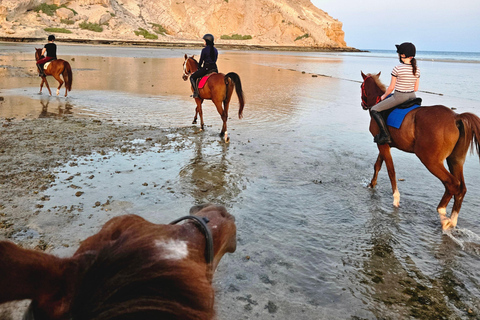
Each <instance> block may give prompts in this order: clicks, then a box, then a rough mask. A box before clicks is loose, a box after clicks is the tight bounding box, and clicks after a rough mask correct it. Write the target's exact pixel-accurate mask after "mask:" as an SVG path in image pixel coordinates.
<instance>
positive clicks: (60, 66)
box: [35, 48, 73, 97]
mask: <svg viewBox="0 0 480 320" xmlns="http://www.w3.org/2000/svg"><path fill="white" fill-rule="evenodd" d="M41 55H42V48H40V49H38V48H35V61H38V60H40V58H41ZM47 63H48V62H47ZM44 72H45V75H47V76H53V77H54V78H55V79H56V80H57V81H58V83H59V84H60V85H59V86H58V88H57V96H58V95H59V94H60V88H61V87H62V85H63V82H64V81H63V80H65V97H66V96H67V91H72V81H73V77H72V68H71V67H70V64H69V63H68V62H67V61H65V60H62V59H56V60H53V61H51V62H50V64H49V65H48V67H47V68H46V69H45V70H44ZM60 75H62V76H63V80H62V79H61V78H60ZM44 83H45V85H46V86H47V89H48V92H49V93H50V95H52V91H51V90H50V86H49V85H48V81H47V77H42V82H41V83H40V93H42V89H43V84H44Z"/></svg>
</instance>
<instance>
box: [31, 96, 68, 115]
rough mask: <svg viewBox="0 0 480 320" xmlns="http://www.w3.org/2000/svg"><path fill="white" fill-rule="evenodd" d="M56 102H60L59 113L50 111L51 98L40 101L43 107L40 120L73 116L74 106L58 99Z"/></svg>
mask: <svg viewBox="0 0 480 320" xmlns="http://www.w3.org/2000/svg"><path fill="white" fill-rule="evenodd" d="M55 100H56V102H58V106H57V112H51V111H48V108H49V104H50V97H47V98H46V99H44V98H42V99H40V103H41V105H42V111H41V112H40V114H39V116H38V117H39V118H61V117H64V116H67V115H70V114H73V112H72V108H73V105H71V104H70V102H68V101H61V100H60V99H59V98H58V97H56V98H55Z"/></svg>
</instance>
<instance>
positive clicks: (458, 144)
mask: <svg viewBox="0 0 480 320" xmlns="http://www.w3.org/2000/svg"><path fill="white" fill-rule="evenodd" d="M362 77H363V83H362V86H361V88H362V107H363V109H364V110H370V108H371V107H372V106H374V105H375V104H376V103H377V102H378V101H380V96H381V95H383V93H384V92H385V86H384V85H383V84H382V83H381V82H380V79H379V77H380V73H378V74H376V75H372V74H368V75H365V74H364V73H363V72H362ZM389 131H390V135H391V137H392V143H391V144H390V145H388V144H384V145H378V150H379V154H378V157H377V161H376V163H375V166H374V174H373V178H372V181H371V182H370V184H369V187H371V188H373V187H375V185H376V184H377V177H378V172H379V171H380V168H381V167H382V163H383V161H385V164H386V165H387V170H388V176H389V178H390V182H391V184H392V191H393V205H394V206H397V207H398V206H399V203H400V193H399V192H398V188H397V182H396V177H395V169H394V167H393V161H392V156H391V154H390V148H391V147H395V148H397V149H399V150H402V151H405V152H409V153H415V155H416V156H417V157H418V158H419V159H420V161H422V163H423V164H424V165H425V167H427V169H428V170H429V171H430V172H431V173H432V174H433V175H434V176H436V177H437V178H438V179H440V181H442V183H443V185H444V186H445V193H444V195H443V197H442V199H441V200H440V203H439V204H438V207H437V211H438V214H439V216H440V223H441V225H442V229H443V230H448V229H450V228H454V227H455V226H456V225H457V219H458V213H459V212H460V208H461V206H462V202H463V198H464V196H465V193H466V192H467V188H466V186H465V180H464V178H463V164H464V162H465V158H466V155H467V152H468V149H469V148H471V151H472V152H473V150H474V148H476V150H477V154H478V155H479V157H480V143H479V139H480V118H479V117H477V116H476V115H474V114H472V113H462V114H457V113H455V112H453V111H452V110H451V109H450V108H447V107H445V106H441V105H435V106H428V107H419V108H416V109H413V110H412V111H410V112H409V113H408V114H407V115H406V117H405V119H404V121H403V123H402V125H401V126H400V128H399V129H396V128H393V127H389ZM370 132H371V133H372V135H373V136H375V135H377V134H378V133H379V132H380V130H379V128H378V126H377V124H376V122H375V120H374V119H373V118H372V119H371V120H370ZM445 160H446V161H447V165H448V171H447V169H446V168H445V166H444V162H445ZM449 171H450V172H449ZM452 197H453V198H454V202H453V207H452V213H451V215H450V217H449V218H448V217H447V216H446V215H447V205H448V203H449V202H450V200H451V199H452Z"/></svg>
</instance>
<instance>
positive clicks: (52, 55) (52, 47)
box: [37, 34, 57, 77]
mask: <svg viewBox="0 0 480 320" xmlns="http://www.w3.org/2000/svg"><path fill="white" fill-rule="evenodd" d="M54 41H55V36H54V35H53V34H51V35H49V36H48V43H47V44H46V45H45V47H44V48H43V49H42V55H41V56H42V57H44V58H41V59H40V60H38V61H37V67H38V70H39V71H40V76H41V77H45V71H44V70H43V65H44V64H45V63H47V62H48V61H50V60H55V59H57V45H56V44H55V43H54ZM45 53H46V54H47V55H46V56H45Z"/></svg>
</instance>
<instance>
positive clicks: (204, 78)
mask: <svg viewBox="0 0 480 320" xmlns="http://www.w3.org/2000/svg"><path fill="white" fill-rule="evenodd" d="M212 74H214V73H210V74H207V75H206V76H204V77H203V78H202V79H200V82H199V83H198V89H202V88H203V87H204V86H205V83H207V80H208V78H209V77H210V76H211V75H212Z"/></svg>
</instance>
